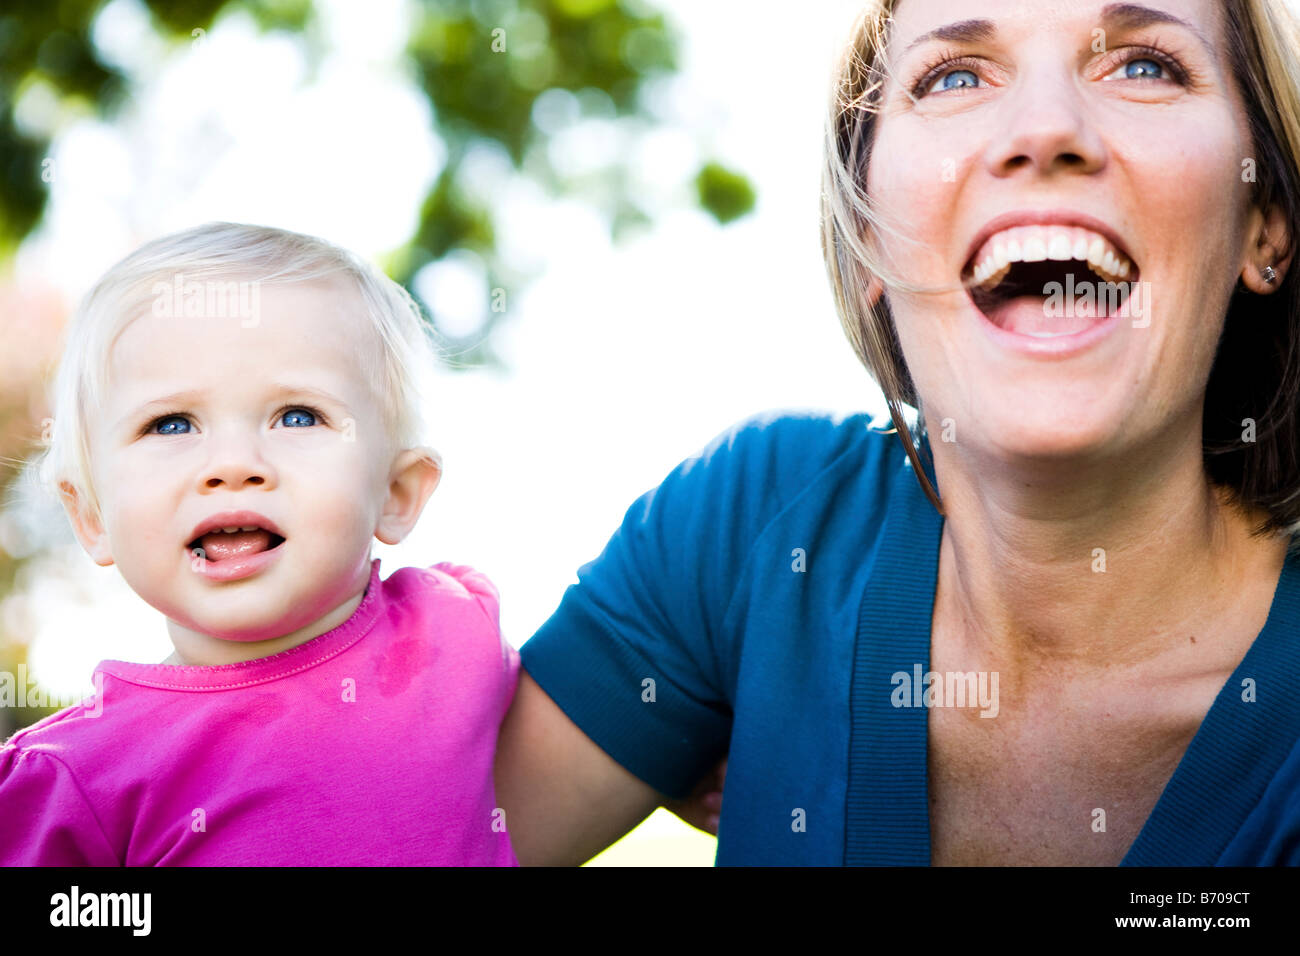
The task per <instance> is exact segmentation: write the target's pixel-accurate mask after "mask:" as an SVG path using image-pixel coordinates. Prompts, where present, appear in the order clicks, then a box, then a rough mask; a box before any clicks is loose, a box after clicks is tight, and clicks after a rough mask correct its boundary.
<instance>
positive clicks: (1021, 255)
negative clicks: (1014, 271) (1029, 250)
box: [1007, 239, 1025, 262]
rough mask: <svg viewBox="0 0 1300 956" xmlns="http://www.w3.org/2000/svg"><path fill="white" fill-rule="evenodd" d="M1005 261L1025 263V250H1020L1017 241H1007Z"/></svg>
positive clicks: (1018, 241)
mask: <svg viewBox="0 0 1300 956" xmlns="http://www.w3.org/2000/svg"><path fill="white" fill-rule="evenodd" d="M1007 261H1008V262H1024V261H1025V250H1024V249H1022V248H1021V246H1020V240H1019V239H1008V240H1007Z"/></svg>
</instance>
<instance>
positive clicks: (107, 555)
mask: <svg viewBox="0 0 1300 956" xmlns="http://www.w3.org/2000/svg"><path fill="white" fill-rule="evenodd" d="M59 498H60V500H61V501H62V502H63V510H64V511H65V512H66V513H67V515H68V521H69V522H70V523H71V524H72V533H73V534H75V535H76V536H77V540H78V541H79V542H81V546H82V547H83V548H85V549H86V553H87V554H89V555H90V557H91V559H92V560H93V561H94V562H95V563H96V564H98V565H100V566H101V567H105V568H106V567H108V566H109V565H110V564H112V563H113V552H112V549H111V548H110V547H109V541H108V532H106V531H105V530H104V523H103V520H102V518H101V517H100V516H99V515H98V514H91V513H90V509H89V508H88V507H87V505H86V502H85V499H84V498H83V497H82V495H81V493H80V492H79V491H78V490H77V488H76V486H75V485H73V484H72V483H71V482H67V481H64V482H61V483H60V484H59Z"/></svg>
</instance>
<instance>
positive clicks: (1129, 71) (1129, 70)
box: [1124, 57, 1165, 80]
mask: <svg viewBox="0 0 1300 956" xmlns="http://www.w3.org/2000/svg"><path fill="white" fill-rule="evenodd" d="M1135 63H1149V64H1151V65H1152V66H1154V67H1155V68H1156V70H1157V71H1158V72H1159V73H1160V74H1161V75H1163V73H1164V69H1165V68H1164V67H1163V66H1161V65H1160V64H1159V63H1157V62H1156V61H1155V60H1150V59H1147V58H1145V57H1141V58H1139V59H1136V60H1129V61H1128V63H1126V64H1124V75H1125V76H1126V77H1127V78H1128V79H1130V80H1138V79H1141V78H1142V77H1141V76H1136V75H1134V73H1133V65H1134V64H1135ZM1143 76H1152V77H1153V78H1154V79H1159V78H1160V76H1158V75H1154V74H1150V73H1145V72H1144V73H1143Z"/></svg>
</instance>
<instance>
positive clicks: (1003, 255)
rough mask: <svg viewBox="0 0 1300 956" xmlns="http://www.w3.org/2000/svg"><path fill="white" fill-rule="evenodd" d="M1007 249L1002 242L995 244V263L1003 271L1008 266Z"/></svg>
mask: <svg viewBox="0 0 1300 956" xmlns="http://www.w3.org/2000/svg"><path fill="white" fill-rule="evenodd" d="M1008 261H1009V260H1008V259H1007V247H1006V246H1004V245H1003V244H1002V243H1000V242H995V243H993V262H994V265H995V266H996V267H997V268H999V269H1001V268H1002V267H1003V266H1005V265H1006V264H1007V262H1008Z"/></svg>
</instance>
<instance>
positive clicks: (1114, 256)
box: [975, 226, 1137, 290]
mask: <svg viewBox="0 0 1300 956" xmlns="http://www.w3.org/2000/svg"><path fill="white" fill-rule="evenodd" d="M1044 259H1055V260H1059V261H1062V262H1064V261H1068V260H1071V259H1074V260H1078V261H1080V262H1086V263H1088V267H1089V268H1090V269H1092V271H1093V272H1095V273H1097V275H1099V276H1101V277H1102V278H1103V279H1105V280H1106V281H1107V282H1121V281H1123V280H1125V279H1127V278H1128V277H1129V276H1130V275H1132V274H1134V273H1136V272H1137V269H1136V267H1135V266H1134V265H1133V263H1132V262H1130V261H1129V259H1128V257H1127V256H1126V255H1124V253H1122V252H1120V251H1119V250H1118V249H1116V248H1115V246H1114V244H1112V243H1111V241H1110V240H1109V239H1107V238H1106V237H1105V236H1101V235H1098V234H1097V233H1095V232H1093V231H1092V230H1090V229H1083V228H1080V227H1078V226H1016V227H1014V228H1012V229H1004V230H1002V231H1001V232H997V233H994V234H993V235H991V236H989V238H988V239H987V240H986V241H985V243H984V245H983V246H982V247H980V250H979V252H977V253H976V254H975V284H976V285H977V286H979V287H980V288H982V289H988V290H992V289H994V288H996V287H997V285H998V284H999V283H1000V282H1001V281H1002V280H1003V279H1005V278H1006V275H1007V273H1008V272H1010V271H1011V263H1013V262H1042V261H1043V260H1044Z"/></svg>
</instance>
